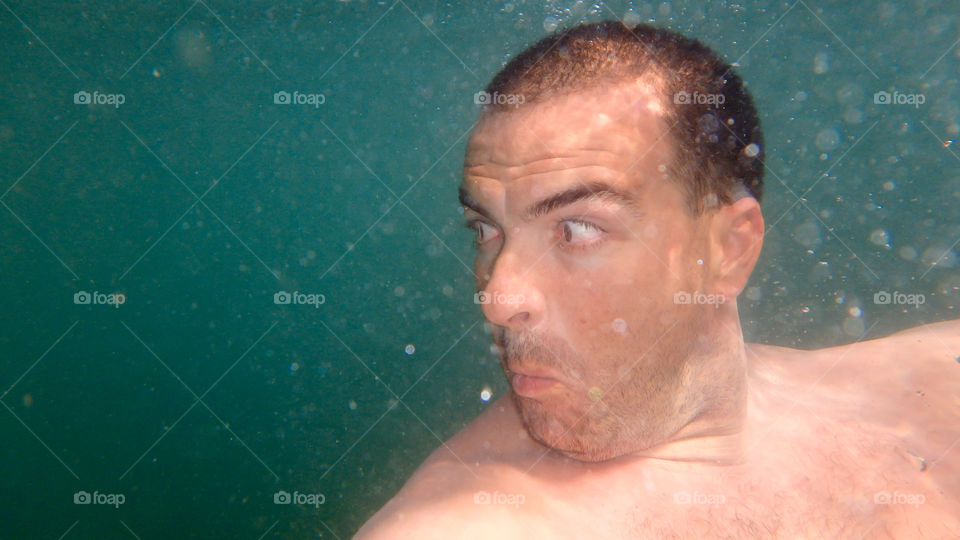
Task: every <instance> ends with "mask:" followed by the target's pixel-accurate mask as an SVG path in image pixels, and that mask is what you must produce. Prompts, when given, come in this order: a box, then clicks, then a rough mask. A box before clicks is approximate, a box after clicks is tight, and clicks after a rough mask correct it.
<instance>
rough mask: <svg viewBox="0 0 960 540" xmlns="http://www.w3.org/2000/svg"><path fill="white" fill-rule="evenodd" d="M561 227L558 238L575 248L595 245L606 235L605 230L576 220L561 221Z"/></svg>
mask: <svg viewBox="0 0 960 540" xmlns="http://www.w3.org/2000/svg"><path fill="white" fill-rule="evenodd" d="M560 225H561V230H560V231H559V232H558V236H560V237H562V238H563V241H564V242H566V243H567V244H571V246H574V247H588V246H590V245H592V244H595V243H597V242H598V239H600V238H601V237H602V236H603V233H604V230H603V229H601V228H600V227H597V226H596V225H594V224H592V223H587V222H586V221H580V220H576V219H564V220H561V221H560Z"/></svg>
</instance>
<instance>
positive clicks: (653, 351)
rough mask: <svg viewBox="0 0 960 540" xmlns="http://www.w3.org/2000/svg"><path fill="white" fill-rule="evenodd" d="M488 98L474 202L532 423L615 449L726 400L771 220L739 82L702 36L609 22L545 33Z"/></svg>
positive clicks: (555, 441)
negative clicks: (751, 282) (739, 302)
mask: <svg viewBox="0 0 960 540" xmlns="http://www.w3.org/2000/svg"><path fill="white" fill-rule="evenodd" d="M487 92H488V93H489V94H491V96H492V103H491V105H488V106H487V107H486V108H485V111H484V113H483V117H482V118H481V120H480V122H479V124H478V126H477V128H476V129H475V131H474V133H473V134H472V136H471V138H470V141H469V143H468V147H467V156H466V162H465V165H464V181H463V185H462V186H461V201H462V202H463V204H464V206H465V214H466V218H467V220H468V223H469V224H470V226H471V227H473V228H476V229H477V232H478V253H477V258H476V262H475V270H476V275H477V287H478V289H479V290H483V291H485V292H486V295H485V301H486V303H484V306H483V310H484V314H485V316H486V317H487V318H488V319H489V321H490V322H491V323H492V324H493V325H494V339H495V341H496V342H497V344H498V345H499V346H500V348H501V361H502V363H503V367H504V369H505V371H506V372H507V376H508V378H509V379H510V382H511V385H512V387H513V389H514V393H515V398H516V402H517V406H518V410H519V411H520V413H521V415H522V417H523V420H524V422H525V425H526V426H527V429H528V431H529V432H530V434H531V435H532V436H533V437H534V438H536V439H538V440H540V441H541V442H543V443H544V444H547V445H548V446H551V447H553V448H555V449H557V450H558V451H560V452H563V453H565V454H567V455H570V456H572V457H575V458H578V459H584V460H602V459H609V458H612V457H616V456H619V455H623V454H627V453H630V452H636V451H639V450H643V449H647V448H651V447H654V446H656V445H657V444H659V443H661V442H664V441H665V440H667V439H668V438H669V437H671V436H672V435H674V434H675V433H676V432H677V431H678V430H679V429H680V428H682V427H683V426H685V425H687V424H688V423H690V422H691V421H692V420H695V419H697V418H700V417H703V416H705V415H710V414H712V413H714V412H715V411H716V409H717V408H718V404H720V403H722V402H723V401H724V399H725V398H727V397H729V396H728V391H727V390H726V388H727V387H726V386H724V384H723V383H724V381H727V380H732V379H731V378H736V377H737V376H738V375H742V372H741V370H742V366H736V365H735V366H730V365H719V364H718V362H717V361H716V359H717V358H728V357H729V356H730V354H731V352H732V350H731V349H730V348H731V347H732V346H733V345H732V343H734V341H731V340H730V339H729V337H730V336H731V335H732V334H735V335H736V339H737V340H739V339H740V336H739V326H738V322H737V314H736V302H735V298H736V296H737V295H738V294H739V293H740V291H741V290H742V289H743V287H744V285H745V283H746V280H747V278H748V277H749V274H750V271H751V270H752V268H753V265H754V263H755V261H756V258H757V255H758V254H759V250H760V244H761V239H762V233H763V221H762V217H761V216H760V211H759V206H758V202H757V199H759V197H760V193H761V173H762V163H761V162H760V158H759V154H760V149H761V146H762V145H761V140H760V131H759V126H758V122H757V119H756V114H755V112H754V110H753V107H752V105H751V101H750V98H749V96H748V95H747V94H746V92H745V90H744V89H743V88H742V85H741V83H740V81H739V79H738V78H736V76H735V75H734V74H733V73H732V72H730V71H729V68H728V67H727V66H725V65H724V64H723V63H722V62H721V61H720V60H718V59H717V58H716V57H715V56H714V55H713V54H712V53H711V52H710V51H709V50H708V49H707V48H705V47H704V46H702V45H700V44H699V43H697V42H695V41H692V40H688V39H686V38H683V37H681V36H678V35H676V34H673V33H670V32H668V31H665V30H658V29H654V28H650V27H646V26H638V27H636V28H633V29H627V28H626V27H624V26H622V25H620V24H619V23H600V24H595V25H585V26H580V27H577V28H575V29H573V30H571V31H568V32H566V33H563V34H558V35H556V36H552V37H549V38H547V39H545V40H544V41H541V42H540V43H538V44H536V45H534V46H533V47H531V48H530V49H528V50H527V51H525V52H524V53H522V54H520V55H519V56H518V57H517V58H516V59H514V60H513V61H511V62H510V63H509V64H508V65H507V66H506V67H505V68H504V69H503V71H501V73H499V74H498V75H497V76H496V77H495V78H494V80H493V82H492V83H491V85H490V86H489V87H488V88H487ZM511 95H521V96H523V97H522V101H523V104H522V105H520V106H518V107H513V106H511V105H509V104H507V103H510V99H509V96H511ZM498 96H507V98H505V99H504V98H501V97H498ZM721 96H722V97H721ZM517 101H520V100H513V103H516V102H517ZM500 102H502V103H503V104H502V105H498V103H500Z"/></svg>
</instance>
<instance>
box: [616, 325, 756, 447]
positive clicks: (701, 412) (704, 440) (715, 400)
mask: <svg viewBox="0 0 960 540" xmlns="http://www.w3.org/2000/svg"><path fill="white" fill-rule="evenodd" d="M720 326H721V328H719V329H716V330H715V331H714V332H712V333H706V334H705V335H712V336H715V337H714V338H713V339H711V340H710V341H709V342H708V343H705V347H704V350H703V351H701V352H699V353H694V355H693V357H691V359H690V362H689V363H688V365H687V370H688V373H687V376H686V378H685V380H684V384H683V389H684V390H685V395H684V398H683V399H681V400H680V403H679V406H678V414H681V415H682V416H683V417H684V418H686V420H687V421H686V423H685V424H683V425H681V426H680V428H679V429H678V430H677V431H675V432H674V434H673V435H672V436H670V437H669V438H668V439H667V440H666V441H665V442H663V443H661V444H658V445H656V446H653V447H650V448H647V449H645V450H641V451H639V452H635V453H633V454H632V455H634V456H637V457H646V458H653V459H658V460H667V461H682V462H702V463H709V464H719V465H732V464H739V463H744V462H745V461H746V455H745V454H746V444H745V437H746V432H745V431H746V430H745V428H746V424H747V402H748V399H747V397H748V396H747V394H748V385H747V369H746V367H747V360H746V351H745V349H744V344H743V336H742V334H741V333H740V325H739V321H738V320H737V319H736V318H734V323H733V324H732V325H731V324H730V323H729V322H724V323H723V324H722V325H720Z"/></svg>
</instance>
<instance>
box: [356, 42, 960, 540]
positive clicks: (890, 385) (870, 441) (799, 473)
mask: <svg viewBox="0 0 960 540" xmlns="http://www.w3.org/2000/svg"><path fill="white" fill-rule="evenodd" d="M487 93H488V94H489V95H490V99H489V103H490V104H489V105H488V106H487V107H486V108H485V110H484V113H483V116H482V118H481V120H480V122H479V123H478V125H477V127H476V129H475V130H474V132H473V134H472V135H471V138H470V140H469V142H468V145H467V154H466V162H465V165H464V178H463V184H462V185H461V203H462V204H463V206H464V212H465V217H466V218H467V222H468V226H470V227H472V228H475V229H476V231H477V256H476V263H475V266H476V267H475V270H476V275H477V288H478V290H481V291H484V294H485V295H486V298H487V299H488V300H489V301H488V302H487V303H484V304H483V313H484V316H485V317H486V318H487V319H488V320H489V322H490V323H491V325H492V327H493V330H494V332H493V335H494V340H495V342H496V343H497V345H498V347H499V350H500V353H501V355H500V356H501V362H502V364H503V368H504V371H505V373H506V375H507V377H508V380H509V382H510V386H511V392H510V393H509V394H508V395H506V396H503V397H501V398H500V399H499V400H497V401H496V402H495V403H494V404H493V405H492V406H491V407H489V408H488V409H487V410H486V411H485V412H484V413H483V414H481V415H480V416H479V417H478V418H477V419H475V420H474V421H473V422H471V423H470V424H469V425H468V426H467V427H466V428H464V429H463V430H462V431H461V432H460V433H458V434H457V435H456V436H454V437H453V438H452V439H451V440H450V441H448V442H447V443H446V444H444V445H443V446H442V447H441V448H439V449H437V450H436V451H435V452H434V453H433V454H432V455H431V456H430V457H429V458H428V459H427V461H426V462H425V463H424V464H423V465H422V466H421V467H420V468H419V469H418V470H417V471H416V473H414V475H413V477H412V478H411V479H410V480H409V481H408V482H407V484H406V485H405V486H404V488H403V489H402V490H401V491H400V493H399V494H397V496H396V497H394V498H393V499H392V500H391V501H390V502H389V503H388V504H387V505H386V506H384V508H382V509H381V510H380V511H379V512H378V513H377V514H376V515H375V516H374V517H373V518H372V519H371V520H370V522H368V523H367V524H366V525H365V526H364V527H363V529H361V531H360V532H359V533H358V538H364V539H368V538H369V539H389V538H418V539H420V538H438V539H440V538H444V539H445V538H478V539H479V538H484V539H488V538H497V539H500V538H525V539H529V538H771V537H777V538H835V537H844V538H846V537H849V538H886V537H896V538H960V427H958V426H960V390H958V389H960V364H958V363H957V361H956V360H955V357H957V356H960V324H958V322H957V321H953V322H947V323H939V324H934V325H928V326H924V327H920V328H916V329H913V330H910V331H906V332H901V333H899V334H895V335H893V336H889V337H887V338H884V339H878V340H873V341H865V342H859V343H854V344H851V345H847V346H843V347H835V348H831V349H822V350H818V351H809V352H807V351H798V350H791V349H786V348H781V347H772V346H763V345H754V344H744V343H743V337H742V333H741V330H740V323H739V318H738V312H737V296H738V295H739V294H740V292H741V291H742V290H743V288H744V286H745V284H746V282H747V279H748V277H749V275H750V273H751V271H752V270H753V267H754V264H755V262H756V260H757V257H758V255H759V253H760V247H761V244H762V237H763V230H764V225H763V218H762V215H761V212H760V207H759V200H760V198H761V192H762V189H761V186H762V183H761V177H762V171H763V165H762V161H761V159H762V155H763V143H762V138H761V135H760V127H759V122H758V121H757V117H756V113H755V111H754V108H753V105H752V101H751V99H750V97H749V95H748V94H747V93H746V91H745V90H744V88H743V85H742V83H741V81H740V80H739V78H738V77H737V76H736V75H735V74H734V73H733V72H732V71H731V69H730V67H729V66H727V65H725V64H724V63H723V62H722V61H720V60H719V59H718V58H717V57H716V56H715V55H714V54H713V53H712V52H711V51H709V50H708V49H707V48H706V47H704V46H703V45H701V44H699V43H698V42H696V41H694V40H690V39H687V38H684V37H682V36H679V35H677V34H674V33H672V32H669V31H666V30H661V29H656V28H653V27H649V26H645V25H640V26H637V27H635V28H632V29H628V28H626V27H624V26H623V25H621V24H619V23H600V24H591V25H583V26H579V27H576V28H574V29H572V30H570V31H568V32H566V33H563V34H557V35H554V36H551V37H548V38H546V39H545V40H543V41H541V42H540V43H538V44H536V45H534V46H533V47H531V48H530V49H529V50H527V51H525V52H524V53H522V54H521V55H519V56H518V57H517V58H516V59H514V60H513V61H512V62H510V63H509V64H508V65H507V66H506V67H505V68H504V69H503V71H502V72H501V73H499V74H498V75H497V76H496V77H495V78H494V80H493V82H492V83H491V84H490V86H489V87H488V88H487ZM521 96H522V97H521ZM521 103H522V104H521Z"/></svg>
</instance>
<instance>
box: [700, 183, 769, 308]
mask: <svg viewBox="0 0 960 540" xmlns="http://www.w3.org/2000/svg"><path fill="white" fill-rule="evenodd" d="M763 226H764V225H763V214H762V213H761V212H760V205H759V204H758V203H757V200H756V199H754V198H753V197H744V198H742V199H740V200H738V201H736V202H734V203H733V204H730V205H727V206H724V207H723V208H720V209H719V210H718V211H717V213H716V214H714V216H713V223H712V225H711V235H710V238H711V244H712V245H711V252H712V253H713V255H714V256H715V257H716V258H715V259H714V260H715V261H716V262H717V264H716V265H714V266H713V268H711V270H712V272H713V274H712V275H711V276H710V281H711V283H712V285H713V286H712V287H711V289H713V290H714V291H715V292H718V293H722V294H723V295H724V296H726V297H727V298H735V297H736V296H737V295H739V294H740V292H741V291H743V288H744V287H745V286H746V284H747V279H749V278H750V273H751V272H753V267H754V265H755V264H756V262H757V258H758V257H759V256H760V248H761V247H763Z"/></svg>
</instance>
